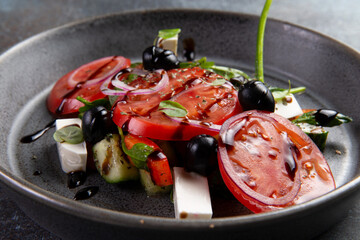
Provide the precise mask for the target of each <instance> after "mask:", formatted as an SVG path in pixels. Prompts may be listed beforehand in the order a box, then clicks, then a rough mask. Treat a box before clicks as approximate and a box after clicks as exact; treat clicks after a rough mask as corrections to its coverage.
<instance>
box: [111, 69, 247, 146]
mask: <svg viewBox="0 0 360 240" xmlns="http://www.w3.org/2000/svg"><path fill="white" fill-rule="evenodd" d="M167 74H168V76H169V86H167V87H165V88H164V89H162V90H161V91H159V92H157V93H154V94H151V95H146V96H145V95H137V96H133V97H131V96H129V97H128V98H127V99H126V100H124V101H120V102H118V103H117V105H116V106H115V108H114V111H113V120H114V122H115V123H116V124H117V125H118V126H123V125H124V124H125V123H127V130H128V131H129V132H130V133H131V134H134V135H140V136H145V137H149V138H153V139H160V140H189V139H191V138H192V137H194V136H196V135H199V134H209V135H213V136H214V135H216V134H218V130H216V129H213V128H211V127H209V125H212V124H222V123H223V122H224V121H225V120H226V119H227V118H229V117H231V116H233V115H235V114H237V113H239V112H241V107H240V105H239V103H238V101H237V92H236V90H235V89H234V88H233V87H232V86H231V85H226V84H225V85H217V84H216V82H215V80H218V79H223V78H222V77H221V76H220V75H217V74H215V73H210V72H209V71H207V70H204V69H201V68H198V67H195V68H188V69H173V70H170V71H168V72H167ZM164 100H171V101H175V102H178V103H180V104H181V105H182V106H184V107H185V108H186V109H187V110H188V114H187V116H186V117H187V119H190V120H197V121H200V122H201V123H203V124H189V123H188V122H187V123H185V122H181V121H174V120H173V119H172V118H170V117H168V116H167V115H165V114H164V113H163V112H161V111H159V110H158V106H159V104H160V102H161V101H164Z"/></svg>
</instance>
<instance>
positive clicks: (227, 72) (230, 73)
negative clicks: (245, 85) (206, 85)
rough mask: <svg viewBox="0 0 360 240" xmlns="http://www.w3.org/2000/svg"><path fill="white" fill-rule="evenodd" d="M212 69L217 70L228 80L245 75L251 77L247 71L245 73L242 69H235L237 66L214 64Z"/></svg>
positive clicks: (217, 72) (216, 71)
mask: <svg viewBox="0 0 360 240" xmlns="http://www.w3.org/2000/svg"><path fill="white" fill-rule="evenodd" d="M210 70H211V71H213V72H215V73H216V74H219V75H221V76H223V77H224V78H226V79H227V80H230V79H231V78H234V77H238V76H243V77H244V78H246V79H250V77H249V76H248V75H247V74H246V73H244V72H243V71H241V70H238V69H235V68H229V67H223V66H216V65H214V66H212V67H211V68H210Z"/></svg>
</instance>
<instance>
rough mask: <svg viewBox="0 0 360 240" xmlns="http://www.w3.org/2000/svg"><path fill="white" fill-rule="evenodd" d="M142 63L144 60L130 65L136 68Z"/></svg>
mask: <svg viewBox="0 0 360 240" xmlns="http://www.w3.org/2000/svg"><path fill="white" fill-rule="evenodd" d="M141 64H142V62H135V63H132V64H131V65H130V68H136V67H138V66H140V65H141Z"/></svg>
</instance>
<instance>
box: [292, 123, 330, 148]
mask: <svg viewBox="0 0 360 240" xmlns="http://www.w3.org/2000/svg"><path fill="white" fill-rule="evenodd" d="M296 125H298V126H299V127H300V128H301V130H302V131H303V132H304V133H306V134H307V135H308V136H309V137H310V138H311V140H313V142H314V143H315V144H316V145H317V146H318V148H319V149H320V151H324V149H325V145H326V139H327V136H328V133H329V132H328V131H326V130H325V129H324V128H323V127H321V126H315V125H311V124H308V123H297V124H296Z"/></svg>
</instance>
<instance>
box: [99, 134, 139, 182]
mask: <svg viewBox="0 0 360 240" xmlns="http://www.w3.org/2000/svg"><path fill="white" fill-rule="evenodd" d="M93 153H94V162H95V166H96V169H97V170H98V172H99V173H100V175H101V176H102V177H103V178H104V179H105V181H107V182H108V183H118V182H123V181H129V180H136V179H138V178H139V172H138V169H137V168H136V167H134V166H133V165H132V164H131V163H130V162H129V160H128V159H127V158H126V155H125V154H124V153H123V151H122V150H121V147H120V136H119V135H118V134H109V135H108V136H107V137H105V139H103V140H101V141H100V142H98V143H96V144H95V145H94V147H93Z"/></svg>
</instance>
